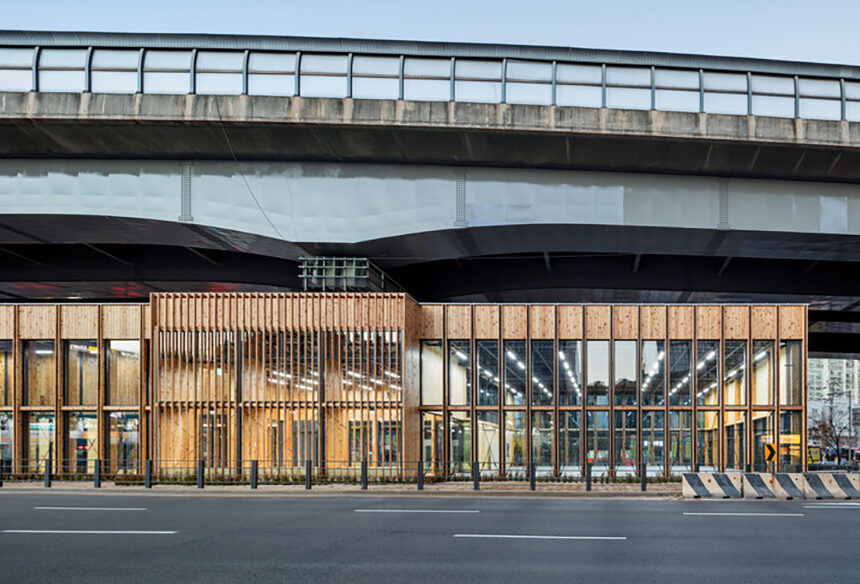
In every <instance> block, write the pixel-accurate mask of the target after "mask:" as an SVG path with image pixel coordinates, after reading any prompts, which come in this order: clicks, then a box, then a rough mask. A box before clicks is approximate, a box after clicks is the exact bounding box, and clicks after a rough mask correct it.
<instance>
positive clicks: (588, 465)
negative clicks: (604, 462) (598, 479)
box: [585, 462, 591, 491]
mask: <svg viewBox="0 0 860 584" xmlns="http://www.w3.org/2000/svg"><path fill="white" fill-rule="evenodd" d="M585 490H586V491H590V490H591V463H590V462H589V463H586V465H585Z"/></svg>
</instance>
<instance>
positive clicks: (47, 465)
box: [45, 454, 53, 489]
mask: <svg viewBox="0 0 860 584" xmlns="http://www.w3.org/2000/svg"><path fill="white" fill-rule="evenodd" d="M51 466H53V465H52V461H51V455H50V454H48V458H47V459H45V488H46V489H47V488H49V487H50V486H51Z"/></svg>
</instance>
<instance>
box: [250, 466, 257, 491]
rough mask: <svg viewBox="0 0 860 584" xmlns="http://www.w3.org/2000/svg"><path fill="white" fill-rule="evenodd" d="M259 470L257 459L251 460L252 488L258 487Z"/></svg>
mask: <svg viewBox="0 0 860 584" xmlns="http://www.w3.org/2000/svg"><path fill="white" fill-rule="evenodd" d="M258 471H259V467H258V465H257V461H256V460H252V461H251V489H256V488H257V473H258Z"/></svg>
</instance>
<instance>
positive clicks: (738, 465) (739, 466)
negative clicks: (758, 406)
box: [725, 412, 746, 471]
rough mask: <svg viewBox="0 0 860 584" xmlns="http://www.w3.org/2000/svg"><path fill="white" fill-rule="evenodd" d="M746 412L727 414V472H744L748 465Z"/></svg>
mask: <svg viewBox="0 0 860 584" xmlns="http://www.w3.org/2000/svg"><path fill="white" fill-rule="evenodd" d="M745 423H746V412H726V425H725V436H726V438H725V444H726V470H741V471H742V470H744V465H745V464H746V428H745Z"/></svg>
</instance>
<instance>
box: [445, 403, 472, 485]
mask: <svg viewBox="0 0 860 584" xmlns="http://www.w3.org/2000/svg"><path fill="white" fill-rule="evenodd" d="M450 431H451V473H452V474H455V475H460V474H466V475H467V474H468V473H469V472H470V469H471V465H472V420H471V419H470V417H469V412H451V414H450Z"/></svg>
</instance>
